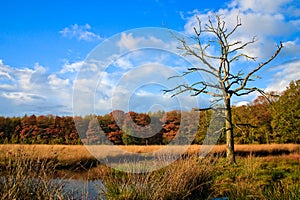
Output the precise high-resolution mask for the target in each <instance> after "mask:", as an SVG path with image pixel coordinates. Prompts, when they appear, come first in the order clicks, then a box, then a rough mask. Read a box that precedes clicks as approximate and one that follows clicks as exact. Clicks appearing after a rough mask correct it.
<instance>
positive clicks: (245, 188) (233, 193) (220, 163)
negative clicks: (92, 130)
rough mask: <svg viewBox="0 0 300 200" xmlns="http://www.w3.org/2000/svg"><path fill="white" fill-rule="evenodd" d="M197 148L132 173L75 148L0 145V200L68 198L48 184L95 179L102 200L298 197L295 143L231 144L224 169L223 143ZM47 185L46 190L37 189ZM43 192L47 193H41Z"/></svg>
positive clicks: (104, 149) (137, 149) (299, 157)
mask: <svg viewBox="0 0 300 200" xmlns="http://www.w3.org/2000/svg"><path fill="white" fill-rule="evenodd" d="M163 147H164V146H158V145H157V146H118V147H117V148H118V149H119V150H120V149H121V150H123V151H124V152H125V154H130V153H131V152H134V153H151V152H157V151H159V150H160V149H162V148H163ZM89 148H90V149H93V148H94V149H97V151H96V152H101V156H102V157H103V158H104V157H105V156H113V157H115V158H122V156H123V155H121V154H117V153H118V152H117V151H109V150H108V146H98V147H97V146H89ZM170 148H171V151H172V152H173V153H175V154H176V149H180V148H181V147H179V146H173V147H170ZM201 148H202V149H203V148H208V147H202V146H199V145H192V146H191V147H190V148H189V149H188V151H187V152H186V153H185V154H184V156H182V157H181V158H180V159H179V160H177V161H176V162H174V163H172V164H170V165H169V166H167V167H165V168H163V169H159V170H156V171H153V172H151V173H140V174H132V173H128V172H122V171H118V170H114V169H111V168H108V167H106V166H105V165H103V164H101V163H100V162H99V161H98V160H97V159H96V158H95V157H94V156H93V155H92V154H91V153H89V151H88V150H87V149H86V148H85V147H84V146H80V145H74V146H71V145H0V169H1V174H0V177H6V176H7V177H13V178H12V179H3V180H4V181H3V180H2V179H0V184H3V187H2V188H6V190H7V191H0V192H2V197H1V198H0V199H5V198H6V199H10V197H11V198H13V197H17V198H20V197H22V198H25V196H26V197H27V196H28V195H29V194H31V193H32V191H33V188H31V187H34V190H36V191H40V193H39V194H38V195H37V194H36V195H35V196H40V198H42V197H43V198H46V199H49V198H50V199H51V198H54V199H56V198H58V197H59V198H62V199H69V198H70V199H72V194H68V195H70V196H68V195H66V194H63V193H62V192H61V188H62V187H63V186H62V185H57V184H56V185H55V184H54V185H53V183H51V181H50V182H49V180H53V178H56V177H60V178H64V179H84V180H93V179H101V180H102V182H103V184H104V186H105V187H106V190H105V191H103V192H104V193H105V195H106V196H107V198H108V199H209V198H212V197H214V198H215V197H228V198H229V199H270V198H271V197H272V198H271V199H299V197H300V145H294V144H272V145H236V153H237V165H236V166H231V165H227V163H226V160H225V157H224V155H225V146H224V145H218V146H213V147H212V149H211V152H210V154H209V155H208V156H207V157H205V158H199V157H198V156H196V155H197V153H198V152H199V151H201ZM98 156H99V157H100V154H99V155H98ZM22 177H23V178H22ZM28 177H36V178H37V179H35V180H40V179H41V180H42V183H31V184H28V182H26V181H28ZM12 180H13V181H12ZM22 183H23V184H22ZM46 183H47V184H46ZM48 184H50V186H47V187H46V186H45V187H44V188H41V186H42V185H48ZM34 185H35V186H34ZM37 185H38V186H39V187H38V188H36V187H37ZM24 187H25V188H27V189H25V190H24ZM9 188H15V189H14V190H12V189H9ZM45 188H53V189H52V191H49V189H47V190H46V189H45ZM0 190H1V189H0ZM45 190H46V191H48V192H47V193H45V192H43V191H45ZM21 191H22V192H21ZM24 191H28V193H24ZM13 194H15V196H13ZM9 195H10V196H9ZM29 197H30V198H33V197H32V196H30V195H29ZM29 197H28V199H29ZM175 197H176V198H175Z"/></svg>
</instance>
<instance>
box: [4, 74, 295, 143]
mask: <svg viewBox="0 0 300 200" xmlns="http://www.w3.org/2000/svg"><path fill="white" fill-rule="evenodd" d="M191 112H194V111H191ZM211 112H212V111H211V110H205V111H200V112H198V114H199V124H198V127H197V129H195V130H193V131H194V132H193V133H192V134H195V133H196V134H195V138H194V140H193V143H194V144H202V143H203V140H204V138H205V136H206V131H207V129H208V127H209V125H210V120H211ZM186 113H188V112H187V111H176V110H174V111H170V112H163V111H157V112H154V113H151V112H149V113H136V112H128V113H125V112H123V111H121V110H115V111H113V112H111V113H109V114H106V115H103V116H95V115H88V116H84V117H81V116H76V117H70V116H53V115H47V116H44V115H41V116H35V115H31V116H27V115H25V116H23V117H0V143H11V144H107V143H110V142H112V143H113V144H117V145H130V144H135V145H151V144H168V143H169V142H170V141H172V139H173V138H174V137H175V136H176V135H177V133H178V130H179V128H180V125H181V121H182V120H187V121H188V120H189V119H188V117H189V116H190V115H185V114H186ZM232 115H233V124H234V133H235V143H236V144H253V143H257V144H268V143H298V144H299V143H300V134H299V133H300V80H298V81H293V82H291V83H290V85H289V86H288V87H287V89H286V90H285V91H284V92H282V93H280V94H276V93H274V92H272V93H270V94H269V95H268V98H265V97H263V96H258V97H257V98H256V99H255V100H254V101H253V102H251V103H250V104H249V105H244V106H239V107H236V106H233V107H232ZM74 121H76V126H75V122H74ZM76 127H77V129H76ZM225 142H226V138H225V131H224V133H222V134H221V136H220V138H219V140H218V143H219V144H224V143H225Z"/></svg>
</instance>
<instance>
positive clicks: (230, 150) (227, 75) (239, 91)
mask: <svg viewBox="0 0 300 200" xmlns="http://www.w3.org/2000/svg"><path fill="white" fill-rule="evenodd" d="M197 21H198V27H194V34H195V37H194V38H193V39H194V42H195V43H193V44H190V43H188V41H186V39H184V38H179V37H176V39H177V40H178V41H179V42H180V44H181V47H179V49H181V50H183V51H184V55H186V56H192V57H194V58H196V59H198V60H199V63H201V64H202V66H200V64H199V67H193V68H189V69H188V71H186V72H184V73H183V74H182V75H181V76H180V77H183V76H186V75H189V74H191V73H193V72H203V73H206V74H208V75H210V76H211V77H213V78H214V80H216V81H215V82H214V83H212V82H206V81H202V80H200V81H198V82H195V83H193V84H181V85H178V86H177V87H175V88H172V89H170V90H165V92H172V93H173V95H172V96H176V95H178V94H181V93H184V92H187V91H189V92H192V95H193V96H197V95H200V94H208V95H210V96H212V97H217V98H218V99H217V100H218V101H219V100H223V101H224V109H225V129H224V130H225V133H226V146H227V148H226V156H227V160H228V161H229V163H235V155H234V135H233V123H232V113H231V98H232V96H233V95H235V96H243V95H247V94H250V93H252V92H254V91H258V92H261V93H263V91H262V90H261V89H259V88H257V87H250V86H249V84H248V83H249V82H250V81H253V78H254V76H255V73H256V72H257V71H259V70H260V69H262V68H263V67H264V66H265V65H267V64H268V63H269V62H271V61H272V60H273V59H274V58H275V57H276V56H277V55H278V54H279V52H280V50H281V49H282V47H283V46H282V43H281V42H280V44H279V45H278V46H277V50H276V51H275V53H274V54H273V55H272V56H271V57H270V58H269V59H267V60H266V61H264V62H262V63H258V64H257V66H255V67H254V68H252V70H250V71H249V72H247V73H244V72H243V68H241V67H240V70H233V68H232V67H233V66H232V64H233V63H234V62H236V61H238V60H239V59H241V58H244V59H247V60H252V61H255V59H256V58H255V57H252V56H250V55H247V54H246V53H244V52H243V50H244V48H245V47H246V46H248V45H250V44H252V43H254V42H255V41H256V39H255V37H253V38H252V39H251V40H250V41H248V42H242V41H237V40H235V39H234V38H233V33H235V32H236V30H237V29H238V28H239V27H240V26H241V25H242V24H241V20H240V18H239V17H237V23H236V25H235V26H234V27H233V28H232V29H231V30H230V31H229V30H228V29H227V27H226V23H225V21H224V20H223V19H221V18H220V16H218V15H215V17H214V20H212V19H211V18H210V17H209V19H208V23H207V24H205V26H204V27H203V26H202V24H201V21H200V19H199V18H198V17H197ZM203 33H205V34H209V36H211V37H212V39H211V40H209V41H207V42H206V44H205V43H204V42H203V37H202V34H203ZM210 46H214V47H218V49H219V50H218V53H217V55H211V54H209V53H208V49H209V47H210ZM215 63H218V64H217V66H216V65H215ZM176 77H178V76H176ZM173 78H174V77H173ZM216 90H218V91H220V93H218V92H213V91H216ZM206 109H207V108H206ZM198 110H201V109H198Z"/></svg>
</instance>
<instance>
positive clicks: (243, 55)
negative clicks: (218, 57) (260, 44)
mask: <svg viewBox="0 0 300 200" xmlns="http://www.w3.org/2000/svg"><path fill="white" fill-rule="evenodd" d="M240 57H245V58H247V59H249V60H254V61H255V59H256V57H252V56H248V55H247V54H243V53H242V54H239V55H236V56H234V57H233V58H232V59H231V60H230V61H229V62H230V63H231V62H233V61H236V60H238V59H239V58H240Z"/></svg>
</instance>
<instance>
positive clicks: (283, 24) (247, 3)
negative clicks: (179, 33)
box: [184, 0, 300, 59]
mask: <svg viewBox="0 0 300 200" xmlns="http://www.w3.org/2000/svg"><path fill="white" fill-rule="evenodd" d="M292 2H293V0H278V1H276V2H275V1H273V0H264V1H259V0H233V1H231V2H230V3H229V4H228V5H227V6H226V7H225V8H220V9H218V10H216V11H212V10H210V11H206V12H201V11H198V10H194V11H192V12H190V13H187V16H185V17H184V18H185V19H186V24H185V26H184V32H185V33H187V34H193V33H194V30H193V27H197V26H198V22H197V20H196V16H198V17H199V18H200V20H201V21H202V22H203V24H205V23H207V22H208V18H207V17H208V16H213V15H214V14H217V15H220V16H222V17H223V18H224V20H225V21H226V22H227V26H228V28H229V29H232V28H233V27H234V25H235V24H236V19H237V16H239V17H240V18H241V21H242V26H241V27H240V28H239V29H238V30H237V31H236V32H235V34H234V35H233V36H234V40H240V41H243V42H247V41H249V40H251V38H252V37H253V36H256V37H257V42H256V43H254V44H253V45H249V46H248V47H247V48H246V49H245V53H248V54H249V55H254V56H257V57H258V58H261V59H263V58H265V57H268V56H270V54H271V53H273V51H274V48H275V45H276V44H278V43H279V41H280V40H283V41H284V40H285V39H286V38H287V37H288V36H289V35H293V34H295V33H298V32H299V31H300V26H299V23H300V19H297V18H295V17H293V16H292V15H293V14H292V13H293V12H292V10H295V12H296V11H297V9H299V8H295V7H291V6H290V4H289V3H292ZM287 7H288V8H289V10H290V11H289V12H290V13H288V12H286V9H287Z"/></svg>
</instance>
